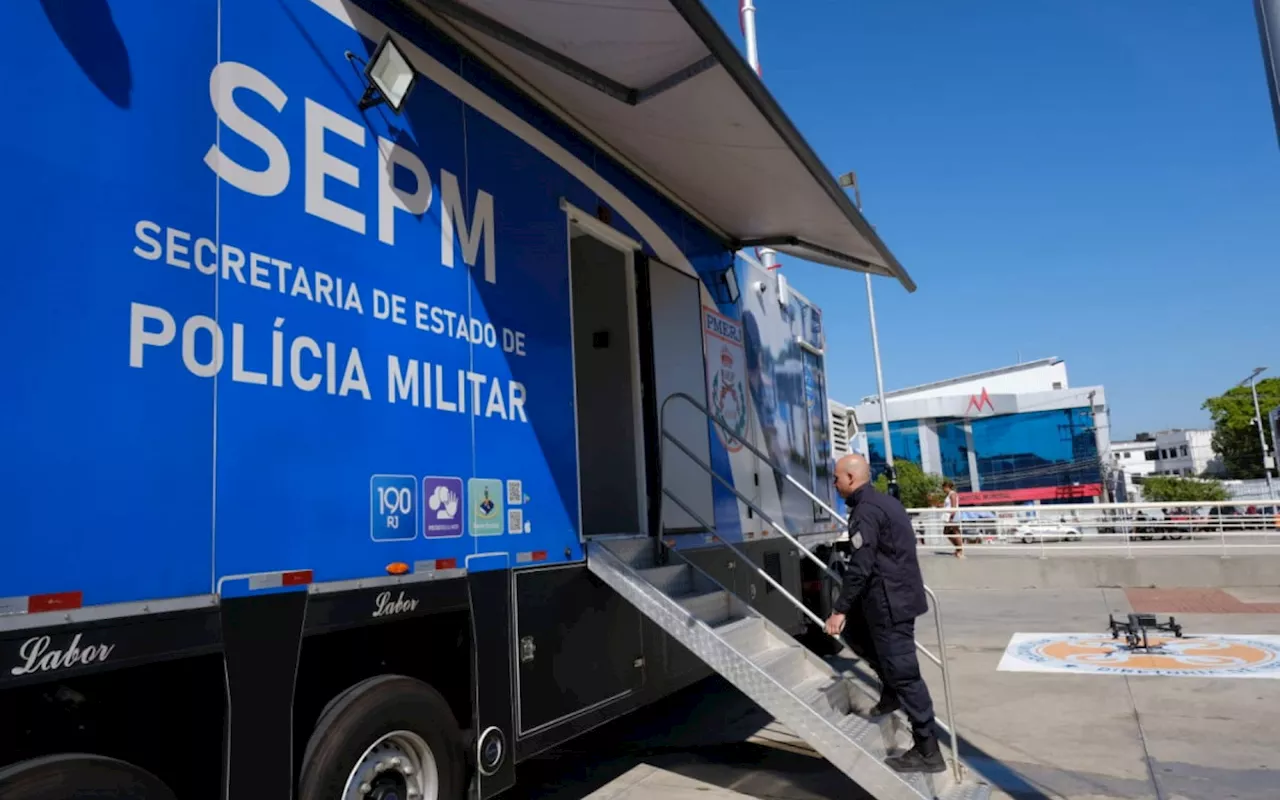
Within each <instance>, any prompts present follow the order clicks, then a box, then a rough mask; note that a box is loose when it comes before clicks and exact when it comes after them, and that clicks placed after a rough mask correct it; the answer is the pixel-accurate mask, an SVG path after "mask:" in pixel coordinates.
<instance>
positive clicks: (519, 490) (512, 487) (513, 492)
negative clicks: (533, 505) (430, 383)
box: [507, 481, 524, 506]
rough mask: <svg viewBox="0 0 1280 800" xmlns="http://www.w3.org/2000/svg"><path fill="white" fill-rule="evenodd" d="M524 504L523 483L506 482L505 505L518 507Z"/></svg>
mask: <svg viewBox="0 0 1280 800" xmlns="http://www.w3.org/2000/svg"><path fill="white" fill-rule="evenodd" d="M522 502H524V481H507V505H509V506H518V505H520V504H521V503H522Z"/></svg>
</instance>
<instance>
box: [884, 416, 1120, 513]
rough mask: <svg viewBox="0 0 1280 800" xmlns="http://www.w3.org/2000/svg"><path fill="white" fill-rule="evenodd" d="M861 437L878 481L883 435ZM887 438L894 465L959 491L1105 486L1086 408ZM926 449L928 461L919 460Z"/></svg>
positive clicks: (909, 430) (893, 427) (937, 426)
mask: <svg viewBox="0 0 1280 800" xmlns="http://www.w3.org/2000/svg"><path fill="white" fill-rule="evenodd" d="M866 434H867V449H868V455H869V456H870V461H871V465H872V471H873V473H874V474H876V475H879V474H880V473H882V472H883V471H884V466H885V457H884V436H883V434H882V433H881V430H880V426H879V425H876V424H872V425H869V426H868V428H867V431H866ZM889 436H890V444H891V445H892V447H893V457H894V460H895V461H896V460H906V461H912V462H915V463H916V464H920V465H924V466H926V468H927V469H928V470H929V471H930V472H934V473H941V474H942V475H944V476H945V477H948V478H951V479H952V480H953V481H955V484H956V489H957V490H958V491H960V492H974V491H981V492H1009V491H1019V490H1045V489H1053V490H1064V496H1065V495H1067V494H1070V492H1067V491H1065V490H1067V489H1069V488H1070V487H1072V486H1076V487H1079V486H1092V485H1096V484H1100V483H1101V480H1102V471H1101V460H1100V458H1099V454H1098V443H1097V429H1096V425H1095V421H1094V414H1093V410H1092V409H1091V408H1089V407H1087V406H1086V407H1082V408H1063V409H1054V410H1051V411H1028V412H1022V413H1016V414H1003V415H998V416H990V417H979V418H971V419H958V418H953V419H941V418H940V419H933V420H897V421H894V422H891V423H890V424H889ZM935 442H936V445H935V444H934V443H935ZM935 447H936V449H934V448H935ZM926 449H927V450H929V451H931V453H932V455H931V457H927V458H926V457H923V455H924V452H923V451H925V450H926ZM975 473H976V474H975ZM1046 499H1049V498H1046Z"/></svg>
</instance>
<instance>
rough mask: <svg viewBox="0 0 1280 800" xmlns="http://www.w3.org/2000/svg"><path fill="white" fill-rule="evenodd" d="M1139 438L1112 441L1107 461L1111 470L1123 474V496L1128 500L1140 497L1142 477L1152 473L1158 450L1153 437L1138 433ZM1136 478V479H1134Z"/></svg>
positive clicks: (1135, 500)
mask: <svg viewBox="0 0 1280 800" xmlns="http://www.w3.org/2000/svg"><path fill="white" fill-rule="evenodd" d="M1139 436H1140V437H1141V438H1138V439H1133V440H1130V441H1123V442H1112V443H1111V452H1110V454H1109V455H1108V456H1107V461H1108V463H1109V465H1110V467H1111V469H1112V471H1114V472H1116V473H1119V474H1120V475H1123V476H1124V485H1125V497H1126V499H1127V500H1128V501H1129V502H1137V501H1138V500H1140V499H1141V498H1142V486H1141V483H1142V480H1141V479H1142V478H1144V477H1146V476H1147V475H1154V474H1155V471H1156V459H1157V456H1158V454H1159V452H1160V451H1159V450H1158V449H1157V447H1156V441H1155V439H1154V438H1153V437H1151V436H1148V435H1146V434H1139ZM1134 478H1137V479H1138V480H1134Z"/></svg>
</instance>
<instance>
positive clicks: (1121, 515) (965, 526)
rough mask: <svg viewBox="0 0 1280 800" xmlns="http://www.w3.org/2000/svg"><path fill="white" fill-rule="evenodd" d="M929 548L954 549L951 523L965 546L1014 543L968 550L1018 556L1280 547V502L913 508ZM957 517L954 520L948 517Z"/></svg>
mask: <svg viewBox="0 0 1280 800" xmlns="http://www.w3.org/2000/svg"><path fill="white" fill-rule="evenodd" d="M908 513H909V514H910V515H911V517H912V522H913V524H914V526H915V529H916V537H917V538H916V541H917V543H918V544H919V545H920V546H923V547H949V546H951V544H952V543H951V542H950V541H949V540H948V539H947V536H946V533H947V530H946V529H947V528H948V527H952V526H954V527H955V528H958V529H959V534H960V536H962V537H963V539H964V540H965V541H964V544H983V545H987V544H994V545H1010V547H999V548H986V547H980V548H978V549H977V550H976V551H975V550H974V549H969V548H967V549H966V553H973V552H978V553H991V554H999V555H1012V554H1019V553H1025V552H1026V550H1025V548H1024V546H1027V545H1038V547H1039V550H1038V554H1039V555H1040V557H1041V558H1048V557H1050V556H1052V555H1070V554H1072V553H1079V552H1081V551H1089V552H1100V553H1113V554H1117V555H1124V556H1125V557H1133V556H1134V555H1135V554H1142V553H1144V552H1148V553H1150V552H1159V553H1160V554H1177V553H1204V552H1218V553H1220V554H1221V555H1223V556H1226V555H1228V554H1229V553H1231V552H1232V551H1236V552H1239V551H1243V550H1277V549H1280V502H1277V501H1269V500H1261V501H1250V500H1244V501H1241V500H1217V501H1206V502H1201V503H1155V502H1143V503H1070V504H1065V503H1064V504H1053V505H1039V506H1027V505H1010V506H961V507H960V508H959V509H944V508H936V507H935V508H912V509H908ZM953 515H954V516H955V519H954V520H951V519H950V518H951V517H952V516H953Z"/></svg>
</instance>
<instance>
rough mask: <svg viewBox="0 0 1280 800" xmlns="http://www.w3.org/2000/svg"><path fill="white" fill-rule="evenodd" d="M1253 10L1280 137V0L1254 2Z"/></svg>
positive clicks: (1256, 0) (1272, 107) (1273, 112)
mask: <svg viewBox="0 0 1280 800" xmlns="http://www.w3.org/2000/svg"><path fill="white" fill-rule="evenodd" d="M1253 10H1254V13H1255V14H1256V15H1257V17H1258V36H1259V38H1261V40H1262V66H1263V68H1264V69H1265V71H1266V75H1267V88H1268V89H1269V90H1270V95H1271V114H1272V116H1273V118H1274V119H1275V124H1276V135H1277V137H1280V0H1254V3H1253Z"/></svg>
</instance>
